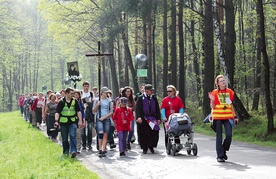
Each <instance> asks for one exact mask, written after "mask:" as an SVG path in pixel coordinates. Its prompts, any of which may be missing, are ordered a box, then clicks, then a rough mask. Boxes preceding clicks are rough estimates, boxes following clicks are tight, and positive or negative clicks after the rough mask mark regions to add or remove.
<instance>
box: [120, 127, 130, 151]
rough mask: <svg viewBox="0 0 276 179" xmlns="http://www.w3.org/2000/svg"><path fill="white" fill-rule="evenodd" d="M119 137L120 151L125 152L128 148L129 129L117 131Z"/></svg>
mask: <svg viewBox="0 0 276 179" xmlns="http://www.w3.org/2000/svg"><path fill="white" fill-rule="evenodd" d="M117 133H118V138H119V151H120V152H124V151H125V149H126V138H127V133H128V131H117Z"/></svg>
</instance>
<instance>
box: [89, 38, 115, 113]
mask: <svg viewBox="0 0 276 179" xmlns="http://www.w3.org/2000/svg"><path fill="white" fill-rule="evenodd" d="M85 56H86V57H98V83H99V101H100V100H101V96H100V90H101V57H104V56H113V54H112V53H101V42H100V41H98V53H95V54H86V55H85ZM100 111H101V110H100V108H99V112H100ZM99 114H101V113H99ZM99 117H101V115H99Z"/></svg>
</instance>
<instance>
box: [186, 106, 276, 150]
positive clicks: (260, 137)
mask: <svg viewBox="0 0 276 179" xmlns="http://www.w3.org/2000/svg"><path fill="white" fill-rule="evenodd" d="M186 111H187V113H188V114H189V115H190V117H191V119H192V120H193V121H194V122H195V123H196V125H195V132H198V133H202V134H207V135H211V136H215V132H214V131H213V130H212V129H211V127H210V125H211V124H210V123H206V124H204V123H203V119H204V118H205V117H204V116H202V111H201V110H196V108H194V109H187V110H186ZM251 115H252V117H251V118H250V119H247V120H244V121H240V123H239V124H238V125H236V126H235V127H234V128H233V140H237V141H241V142H248V143H251V144H256V145H259V146H265V147H270V148H276V142H275V141H276V133H274V134H272V135H267V119H266V118H265V116H261V115H259V114H258V113H253V114H251ZM275 123H276V122H275V119H274V126H276V124H275Z"/></svg>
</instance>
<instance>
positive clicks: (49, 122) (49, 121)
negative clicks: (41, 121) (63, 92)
mask: <svg viewBox="0 0 276 179" xmlns="http://www.w3.org/2000/svg"><path fill="white" fill-rule="evenodd" d="M54 125H55V116H49V115H48V114H47V116H46V126H47V135H48V136H49V137H51V138H52V139H56V138H57V136H58V131H57V130H55V127H54Z"/></svg>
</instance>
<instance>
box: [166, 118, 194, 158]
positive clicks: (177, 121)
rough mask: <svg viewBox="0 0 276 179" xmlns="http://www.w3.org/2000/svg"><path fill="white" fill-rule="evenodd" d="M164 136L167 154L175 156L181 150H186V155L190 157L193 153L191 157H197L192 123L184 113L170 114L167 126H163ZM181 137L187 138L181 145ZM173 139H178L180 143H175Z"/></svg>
mask: <svg viewBox="0 0 276 179" xmlns="http://www.w3.org/2000/svg"><path fill="white" fill-rule="evenodd" d="M165 131H166V132H165V135H167V137H168V143H167V148H166V151H167V154H168V155H170V154H172V155H173V156H175V155H176V154H177V153H178V152H179V151H180V150H181V149H183V148H186V150H187V153H188V154H189V155H190V154H191V151H193V155H195V156H196V155H197V145H196V143H194V142H193V138H194V123H193V122H192V121H191V118H190V117H189V116H188V114H186V113H183V114H182V113H174V114H171V115H170V117H169V119H168V122H167V126H165ZM181 135H183V138H185V137H186V136H187V142H186V143H185V144H182V143H181V140H180V138H181ZM175 139H178V140H179V141H180V143H175Z"/></svg>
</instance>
